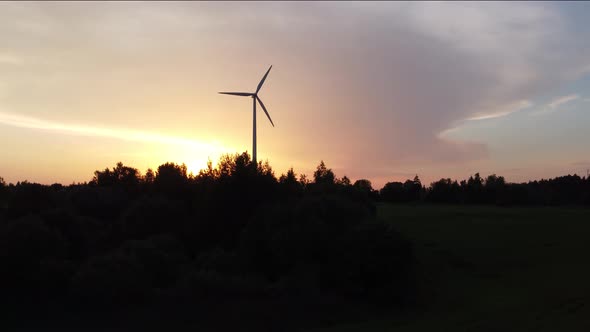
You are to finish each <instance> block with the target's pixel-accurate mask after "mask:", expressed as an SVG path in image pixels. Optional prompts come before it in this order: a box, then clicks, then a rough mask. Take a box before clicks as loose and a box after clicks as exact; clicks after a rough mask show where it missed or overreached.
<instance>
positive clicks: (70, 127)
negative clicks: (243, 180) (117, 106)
mask: <svg viewBox="0 0 590 332" xmlns="http://www.w3.org/2000/svg"><path fill="white" fill-rule="evenodd" d="M0 124H3V125H8V126H13V127H19V128H28V129H35V130H44V131H52V132H56V133H57V134H69V135H77V136H93V137H105V138H114V139H120V140H125V141H132V142H142V143H150V148H149V150H145V151H141V152H140V151H136V152H134V153H132V154H131V155H132V157H133V159H134V160H141V161H142V162H141V164H144V165H149V166H148V167H150V168H152V169H154V170H155V169H156V168H157V167H158V166H159V165H162V164H163V163H165V162H174V163H178V164H182V163H184V164H186V166H187V171H188V172H189V173H191V172H192V173H193V174H195V175H196V174H198V173H199V171H200V170H201V169H204V168H206V167H207V162H208V160H211V161H212V162H213V164H214V165H215V164H216V163H217V161H218V160H219V158H220V157H221V155H223V154H225V153H232V151H233V150H231V148H232V147H231V146H229V145H227V144H223V143H221V142H220V141H217V140H202V139H200V140H199V139H194V138H186V137H178V136H170V135H163V134H158V133H154V132H147V131H138V130H130V129H123V128H104V127H97V126H88V125H79V124H66V123H59V122H55V121H48V120H43V119H38V118H34V117H29V116H22V115H17V114H11V113H3V112H0ZM130 166H134V165H130ZM137 166H139V165H137ZM142 171H145V170H142Z"/></svg>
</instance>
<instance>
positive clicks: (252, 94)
mask: <svg viewBox="0 0 590 332" xmlns="http://www.w3.org/2000/svg"><path fill="white" fill-rule="evenodd" d="M271 69H272V65H271V66H270V68H268V70H267V71H266V74H264V76H263V77H262V79H261V80H260V83H258V87H257V88H256V92H219V93H221V94H224V95H233V96H242V97H252V123H253V125H252V127H253V130H252V160H253V161H254V167H258V166H257V165H258V163H257V162H256V101H258V103H260V106H262V109H263V110H264V113H265V114H266V116H267V117H268V120H269V121H270V124H272V126H273V127H274V126H275V124H274V123H273V122H272V119H271V118H270V115H268V111H267V110H266V107H264V103H263V102H262V100H260V98H259V97H258V91H260V88H262V84H264V81H265V80H266V76H268V73H269V72H270V70H271Z"/></svg>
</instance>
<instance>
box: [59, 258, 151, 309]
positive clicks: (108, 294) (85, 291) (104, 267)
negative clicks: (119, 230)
mask: <svg viewBox="0 0 590 332" xmlns="http://www.w3.org/2000/svg"><path fill="white" fill-rule="evenodd" d="M70 295H71V296H72V298H73V299H74V300H75V301H76V302H77V303H79V304H82V305H90V306H102V307H104V306H113V307H116V306H119V305H123V306H124V305H129V304H136V303H140V302H142V301H144V300H145V299H146V298H148V297H149V296H150V295H151V287H150V282H149V279H148V278H147V274H146V271H145V269H144V268H143V266H142V265H141V264H140V262H139V261H138V259H137V258H136V257H135V256H133V255H130V254H128V253H125V252H122V251H116V252H113V253H110V254H107V255H102V256H96V257H93V258H91V259H90V260H89V261H88V262H86V263H85V264H83V265H82V266H81V267H80V269H79V270H78V271H77V272H76V274H75V275H74V277H73V278H72V282H71V288H70Z"/></svg>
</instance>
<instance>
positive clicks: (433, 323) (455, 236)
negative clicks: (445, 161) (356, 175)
mask: <svg viewBox="0 0 590 332" xmlns="http://www.w3.org/2000/svg"><path fill="white" fill-rule="evenodd" d="M378 213H379V218H382V219H384V220H386V221H387V222H390V223H391V224H392V225H394V226H395V227H396V228H397V229H399V230H400V231H401V232H402V233H404V234H405V235H406V236H407V237H409V238H411V239H412V240H413V241H414V243H415V249H416V255H417V256H418V259H419V261H420V270H421V278H422V279H423V280H422V282H421V283H422V285H423V289H422V295H421V298H420V300H419V301H420V303H421V305H420V309H418V310H415V311H414V312H413V313H411V314H402V315H397V316H393V315H392V316H391V317H389V318H387V319H383V320H378V321H370V322H367V323H360V324H352V325H351V324H348V325H342V326H335V327H332V328H330V329H325V330H322V331H328V330H329V331H428V330H435V331H557V330H562V331H590V262H589V257H590V241H589V238H590V210H589V209H577V208H498V207H489V206H481V207H479V206H478V207H469V206H405V205H392V204H382V205H380V206H379V209H378Z"/></svg>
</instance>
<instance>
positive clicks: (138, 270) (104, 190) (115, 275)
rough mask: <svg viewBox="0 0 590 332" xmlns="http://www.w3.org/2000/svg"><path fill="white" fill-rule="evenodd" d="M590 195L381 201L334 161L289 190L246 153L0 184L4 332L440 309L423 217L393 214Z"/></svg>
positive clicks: (570, 201)
mask: <svg viewBox="0 0 590 332" xmlns="http://www.w3.org/2000/svg"><path fill="white" fill-rule="evenodd" d="M589 193H590V181H589V179H587V178H580V177H579V176H577V175H574V176H566V177H561V178H556V179H552V180H546V181H539V182H529V183H527V184H508V183H506V182H505V181H504V179H503V178H502V177H497V176H495V175H492V176H489V177H487V178H486V179H482V178H481V177H480V176H479V174H476V175H475V176H473V177H470V178H469V180H466V181H462V182H460V183H458V182H456V181H451V180H448V179H447V180H444V179H443V180H440V181H438V182H435V183H433V184H432V185H431V186H430V187H428V188H426V187H424V186H423V185H422V184H421V183H420V180H419V178H418V177H417V176H416V178H414V179H413V180H408V181H406V182H404V183H401V182H391V183H388V184H386V185H385V186H384V188H382V189H381V190H379V191H377V190H375V189H373V188H372V186H371V183H370V182H369V181H368V180H358V181H356V182H354V183H351V181H350V180H349V179H348V178H347V177H346V176H344V177H343V178H341V179H339V178H336V177H335V175H334V173H333V172H332V171H331V170H330V169H328V168H327V167H326V166H325V165H324V163H323V162H322V163H321V164H320V165H319V166H318V167H317V169H316V171H315V173H314V174H313V179H307V178H306V176H304V175H302V176H299V177H297V175H296V174H295V172H294V171H293V170H292V169H291V170H289V171H288V172H287V174H283V175H281V176H280V177H279V178H278V179H277V178H276V177H275V175H274V172H273V170H272V169H271V167H270V166H269V165H268V163H265V164H263V163H259V164H258V165H256V167H255V165H253V164H252V162H251V160H250V156H249V155H248V154H247V153H243V154H239V155H238V154H236V155H233V156H231V155H226V156H224V157H222V158H221V160H220V161H219V162H218V164H217V166H216V167H213V166H212V164H209V167H208V168H207V169H206V170H203V171H201V172H200V173H199V174H197V175H192V174H187V170H186V167H185V166H184V165H177V164H173V163H167V164H164V165H161V166H160V167H158V169H157V170H156V171H152V170H148V171H147V172H146V174H144V175H142V174H140V172H139V171H138V170H137V169H135V168H132V167H128V166H124V165H123V164H121V163H119V164H117V165H116V166H115V167H114V168H112V169H109V168H107V169H104V170H102V171H96V172H95V174H94V178H93V179H92V180H91V181H90V182H88V183H83V184H72V185H69V186H62V185H60V184H54V185H51V186H45V185H40V184H35V183H29V182H26V181H25V182H19V183H17V184H16V185H14V184H6V183H4V181H2V180H1V178H0V266H2V273H0V284H1V285H2V286H1V289H2V296H1V297H0V305H2V308H1V310H2V311H1V312H2V315H3V316H5V317H6V319H3V321H2V324H3V325H5V326H6V327H7V328H8V327H10V328H12V329H18V328H19V327H20V328H22V329H25V330H26V329H29V328H44V329H46V328H48V327H52V326H53V327H64V328H65V327H73V328H76V329H83V330H102V329H103V328H104V329H110V328H114V327H118V328H123V329H124V330H127V331H128V330H135V329H137V330H150V329H153V330H161V329H174V330H179V329H184V328H191V329H197V330H201V331H202V330H212V331H220V330H231V331H244V330H256V331H261V330H269V331H281V330H297V329H301V328H310V327H314V326H324V325H332V324H334V323H335V322H346V321H359V320H368V319H373V318H375V317H376V316H375V315H377V316H378V315H379V313H381V312H387V313H388V314H391V313H392V312H394V313H398V314H401V313H403V312H405V311H407V310H414V309H415V308H417V307H420V306H421V305H423V304H424V303H425V302H430V301H431V298H430V297H429V296H427V295H425V294H426V293H428V291H429V289H430V288H429V284H428V280H429V279H428V278H425V277H424V276H425V275H427V274H428V273H426V272H424V269H423V266H424V261H428V258H426V259H424V253H423V251H422V249H421V247H420V245H421V243H420V241H419V240H416V239H415V238H414V237H413V236H412V231H411V229H410V230H408V228H407V227H405V226H404V225H406V226H407V225H408V224H407V223H404V222H408V221H410V220H413V219H412V217H411V215H406V216H403V220H398V221H399V222H392V221H391V218H387V217H383V216H380V215H379V213H378V212H379V211H381V213H382V207H381V208H379V209H378V208H377V207H378V206H384V205H383V204H384V203H383V202H396V203H457V204H485V203H489V204H495V205H584V204H589V201H590V200H589V197H590V195H589ZM379 202H381V203H379ZM379 204H381V205H379ZM415 205H416V204H415ZM387 206H395V205H387ZM417 206H421V207H420V209H418V208H417V207H414V209H416V210H415V211H428V210H429V209H430V208H429V207H428V206H429V205H421V204H417ZM428 218H429V220H431V221H432V220H436V219H437V216H436V214H434V215H431V216H429V217H428ZM404 220H405V221H404ZM441 225H442V224H441ZM441 227H442V226H441ZM445 227H446V226H445ZM450 227H452V226H450ZM555 227H558V226H557V225H556V226H555ZM399 229H402V230H403V232H402V233H400V232H399V231H398V230H399ZM402 234H404V235H402ZM407 234H409V236H408V235H407ZM434 235H435V234H433V236H434ZM416 241H417V242H416ZM415 242H416V243H418V247H416V243H415ZM416 248H418V249H416ZM463 249H465V250H469V248H463ZM416 250H418V251H416ZM416 253H417V254H416ZM455 256H456V255H455ZM455 256H452V257H451V258H453V257H455ZM464 263H465V262H464V261H461V260H459V261H456V262H454V263H452V264H458V266H459V265H461V264H464ZM465 264H468V265H469V264H473V262H469V261H468V262H467V263H465ZM409 308H414V309H409ZM3 330H4V328H3Z"/></svg>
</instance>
